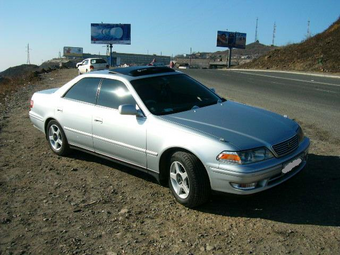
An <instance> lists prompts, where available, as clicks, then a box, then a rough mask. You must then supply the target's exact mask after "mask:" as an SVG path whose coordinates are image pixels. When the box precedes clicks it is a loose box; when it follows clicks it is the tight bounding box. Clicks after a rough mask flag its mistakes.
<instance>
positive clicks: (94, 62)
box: [91, 58, 106, 64]
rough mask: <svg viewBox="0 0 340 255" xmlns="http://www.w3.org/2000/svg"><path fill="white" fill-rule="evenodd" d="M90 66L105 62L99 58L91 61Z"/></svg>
mask: <svg viewBox="0 0 340 255" xmlns="http://www.w3.org/2000/svg"><path fill="white" fill-rule="evenodd" d="M91 64H106V61H105V60H104V59H101V58H98V59H91Z"/></svg>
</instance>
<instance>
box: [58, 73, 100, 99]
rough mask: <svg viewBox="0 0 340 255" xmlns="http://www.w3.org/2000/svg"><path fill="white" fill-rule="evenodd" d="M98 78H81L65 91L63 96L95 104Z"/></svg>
mask: <svg viewBox="0 0 340 255" xmlns="http://www.w3.org/2000/svg"><path fill="white" fill-rule="evenodd" d="M100 80H101V79H100V78H83V79H81V80H80V81H78V82H77V83H76V84H74V85H73V86H72V88H71V89H69V90H68V91H67V93H66V94H65V95H64V98H69V99H75V100H79V101H82V102H86V103H91V104H95V103H96V94H97V90H98V84H99V82H100Z"/></svg>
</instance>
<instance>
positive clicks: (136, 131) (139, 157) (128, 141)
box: [93, 79, 147, 168]
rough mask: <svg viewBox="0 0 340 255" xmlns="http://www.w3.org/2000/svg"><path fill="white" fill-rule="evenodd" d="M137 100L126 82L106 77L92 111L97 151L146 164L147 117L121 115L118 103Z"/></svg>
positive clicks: (122, 159)
mask: <svg viewBox="0 0 340 255" xmlns="http://www.w3.org/2000/svg"><path fill="white" fill-rule="evenodd" d="M122 104H132V105H136V102H135V100H134V98H133V97H132V95H131V94H130V92H129V90H128V89H127V87H126V86H125V84H124V83H123V82H121V81H118V80H112V79H103V81H102V84H101V88H100V93H99V96H98V99H97V105H96V106H95V109H94V114H93V143H94V150H95V152H97V153H100V154H103V155H106V156H108V157H111V158H114V159H117V160H120V161H123V162H126V163H129V164H133V165H136V166H139V167H143V168H145V167H146V121H147V119H146V118H144V117H137V116H134V115H121V114H120V113H119V112H118V107H119V105H122Z"/></svg>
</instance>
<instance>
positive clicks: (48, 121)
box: [44, 117, 60, 139]
mask: <svg viewBox="0 0 340 255" xmlns="http://www.w3.org/2000/svg"><path fill="white" fill-rule="evenodd" d="M51 120H54V121H56V122H58V123H59V121H57V120H56V119H55V118H53V117H49V118H47V119H46V120H45V124H44V132H45V136H46V139H47V135H48V130H47V127H48V123H50V121H51ZM59 125H60V123H59Z"/></svg>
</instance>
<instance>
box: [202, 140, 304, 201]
mask: <svg viewBox="0 0 340 255" xmlns="http://www.w3.org/2000/svg"><path fill="white" fill-rule="evenodd" d="M309 144H310V141H309V138H307V137H305V139H304V140H303V142H302V143H301V144H300V145H299V147H298V148H297V149H296V150H295V151H294V152H293V153H291V154H289V155H286V156H284V157H281V158H273V159H269V160H265V161H262V162H258V163H254V164H248V165H236V164H235V165H228V164H220V165H219V166H218V167H216V166H207V170H208V173H209V177H210V185H211V189H212V190H214V191H219V192H225V193H232V194H239V195H248V194H254V193H258V192H261V191H264V190H266V189H269V188H271V187H274V186H277V185H279V184H280V183H282V182H285V181H286V180H288V179H290V178H291V177H293V176H294V175H296V174H297V173H299V172H300V171H301V170H302V169H303V168H304V167H305V165H306V163H307V158H308V149H309ZM298 159H301V162H300V163H299V164H298V165H297V166H295V167H294V168H292V169H291V170H290V171H288V172H286V169H285V171H282V170H283V169H284V168H285V166H287V165H288V164H289V163H291V162H293V161H294V160H298ZM299 161H300V160H299ZM285 172H286V173H285ZM232 183H236V184H250V183H255V185H254V187H253V188H246V189H240V188H235V187H233V185H232Z"/></svg>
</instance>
